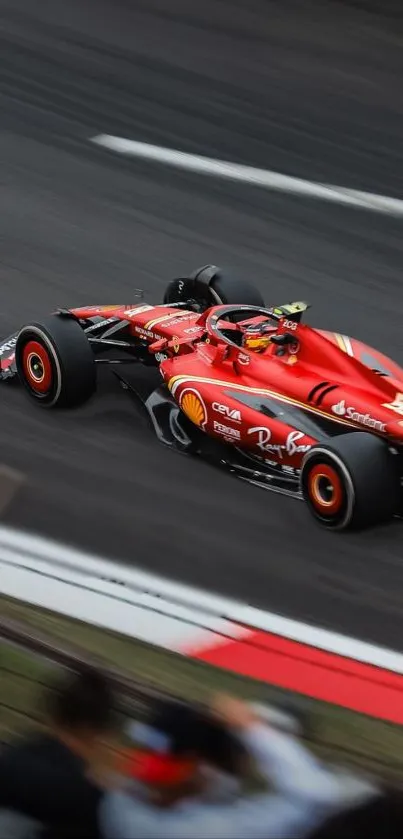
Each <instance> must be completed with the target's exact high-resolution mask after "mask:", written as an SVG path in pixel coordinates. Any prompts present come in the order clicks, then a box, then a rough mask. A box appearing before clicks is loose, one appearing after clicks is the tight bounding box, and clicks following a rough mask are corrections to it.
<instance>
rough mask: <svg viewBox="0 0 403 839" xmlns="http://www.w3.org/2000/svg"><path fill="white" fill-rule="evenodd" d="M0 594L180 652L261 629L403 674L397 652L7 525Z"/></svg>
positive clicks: (0, 544) (1, 541)
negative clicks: (212, 638) (101, 557)
mask: <svg viewBox="0 0 403 839" xmlns="http://www.w3.org/2000/svg"><path fill="white" fill-rule="evenodd" d="M0 592H1V593H3V594H6V595H8V596H10V597H17V598H19V599H22V600H26V601H27V602H28V603H32V604H36V605H38V606H42V607H44V608H48V609H53V610H55V611H59V612H60V613H61V614H65V615H70V616H71V617H75V618H78V619H80V620H84V621H86V622H88V623H94V624H96V625H98V626H104V627H105V628H108V629H113V630H115V631H117V632H122V633H124V634H126V635H128V636H130V637H133V638H140V639H141V640H144V641H148V642H149V643H155V644H159V645H161V646H164V647H167V648H169V649H176V650H178V651H180V650H183V649H184V647H185V646H186V648H187V649H189V647H190V646H195V645H197V646H201V645H204V644H205V643H206V644H210V643H211V637H212V635H215V636H219V635H220V634H222V636H223V641H225V639H228V637H230V638H240V637H245V636H246V637H248V636H249V634H250V630H251V629H256V630H262V631H264V632H271V633H273V634H275V635H279V636H282V637H284V638H288V639H290V640H293V641H296V642H298V643H300V644H307V645H309V646H313V647H317V648H318V649H321V650H324V651H326V652H330V653H334V654H336V655H341V656H344V657H347V658H350V659H353V660H354V661H362V662H364V663H367V664H372V665H374V666H377V667H383V668H385V669H387V670H391V671H393V672H395V673H400V674H403V654H401V653H399V652H397V651H396V652H395V651H392V650H388V649H386V648H383V647H379V646H375V645H373V644H368V643H366V642H363V641H359V640H357V639H355V638H349V637H347V636H345V635H341V634H339V633H336V632H329V631H327V630H324V629H320V628H317V627H314V626H310V625H308V624H305V623H301V622H299V621H295V620H291V619H289V618H284V617H281V616H280V615H275V614H272V613H270V612H264V611H262V610H260V609H256V608H254V607H252V606H248V605H247V604H243V603H240V602H237V601H235V600H230V599H228V598H224V597H219V596H217V595H213V594H210V593H209V592H205V591H201V590H199V589H196V588H192V587H190V586H186V585H182V584H179V583H174V582H170V581H169V580H166V579H163V578H161V577H158V576H156V575H152V574H148V573H146V572H143V571H141V570H140V569H137V568H133V567H129V566H122V565H118V564H117V563H113V562H109V561H107V560H104V559H100V558H98V557H96V556H92V555H90V554H85V553H83V552H80V551H77V550H73V549H70V548H68V547H65V546H63V545H60V544H58V543H57V542H51V541H50V540H48V539H43V538H41V537H38V536H35V535H30V534H25V533H22V532H20V531H17V530H13V529H11V528H6V527H1V526H0ZM217 640H218V638H217Z"/></svg>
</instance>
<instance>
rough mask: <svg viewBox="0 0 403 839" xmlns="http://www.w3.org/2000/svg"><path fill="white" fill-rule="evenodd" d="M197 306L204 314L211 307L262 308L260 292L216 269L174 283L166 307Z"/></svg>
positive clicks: (167, 295)
mask: <svg viewBox="0 0 403 839" xmlns="http://www.w3.org/2000/svg"><path fill="white" fill-rule="evenodd" d="M186 301H191V302H194V303H195V304H197V305H198V307H199V309H200V310H201V311H205V310H206V309H209V308H210V307H211V306H221V305H231V304H234V305H237V304H238V303H239V304H240V305H244V306H245V305H246V306H262V307H264V305H265V303H264V300H263V297H262V295H261V294H260V291H258V289H257V288H255V286H253V285H252V284H251V283H248V282H245V281H244V280H239V279H237V278H236V277H231V276H229V275H226V274H224V273H223V272H222V271H221V269H220V268H217V266H216V265H205V266H204V267H203V268H198V269H197V270H196V271H194V272H193V273H192V274H191V275H190V277H186V278H181V279H176V280H172V281H171V282H170V283H169V285H168V287H167V289H166V291H165V294H164V303H168V304H169V303H185V302H186Z"/></svg>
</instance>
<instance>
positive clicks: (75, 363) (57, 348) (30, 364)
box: [15, 315, 96, 408]
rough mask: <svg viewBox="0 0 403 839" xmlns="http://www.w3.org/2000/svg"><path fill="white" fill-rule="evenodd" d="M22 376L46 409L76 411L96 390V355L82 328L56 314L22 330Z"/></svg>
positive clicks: (18, 358) (19, 343)
mask: <svg viewBox="0 0 403 839" xmlns="http://www.w3.org/2000/svg"><path fill="white" fill-rule="evenodd" d="M15 360H16V367H17V372H18V376H19V378H20V381H21V382H22V384H23V386H24V387H25V390H26V391H27V393H28V395H29V396H30V398H31V399H33V400H34V401H35V402H37V403H38V404H39V405H41V406H42V407H44V408H56V407H58V408H73V407H76V406H78V405H81V404H83V403H84V402H86V401H87V400H88V399H90V397H91V396H92V394H93V393H94V391H95V388H96V370H95V363H94V357H93V353H92V350H91V347H90V344H89V343H88V339H87V337H86V335H85V334H84V332H83V330H82V329H81V326H80V325H79V324H78V323H77V322H76V321H75V320H73V319H71V318H63V317H60V316H57V315H53V316H51V317H49V318H46V320H43V321H42V322H41V323H30V324H27V325H26V326H23V328H22V329H21V330H20V332H19V335H18V337H17V343H16V348H15Z"/></svg>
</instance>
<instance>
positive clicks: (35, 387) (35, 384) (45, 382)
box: [21, 341, 53, 395]
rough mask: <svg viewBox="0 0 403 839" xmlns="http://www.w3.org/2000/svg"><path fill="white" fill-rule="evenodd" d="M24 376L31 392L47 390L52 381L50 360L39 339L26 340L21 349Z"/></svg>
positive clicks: (45, 391) (41, 392) (41, 393)
mask: <svg viewBox="0 0 403 839" xmlns="http://www.w3.org/2000/svg"><path fill="white" fill-rule="evenodd" d="M21 361H22V370H23V374H24V378H25V381H26V383H27V384H28V386H29V388H30V389H31V390H32V391H33V393H37V394H39V395H43V394H46V393H48V392H49V390H50V388H51V387H52V382H53V370H52V362H51V359H50V356H49V353H48V351H47V350H46V348H45V347H44V346H43V344H40V343H39V341H28V342H27V343H26V344H25V347H24V348H23V351H22V359H21Z"/></svg>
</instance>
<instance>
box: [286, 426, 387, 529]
mask: <svg viewBox="0 0 403 839" xmlns="http://www.w3.org/2000/svg"><path fill="white" fill-rule="evenodd" d="M397 461H398V458H397V457H396V456H394V455H393V454H392V453H391V452H390V450H389V448H388V446H387V444H386V443H385V441H384V440H381V439H380V438H379V437H376V436H375V435H374V434H368V433H366V432H352V433H351V434H350V433H349V434H343V435H342V436H340V437H336V438H334V439H333V440H332V442H331V443H326V444H322V443H320V444H317V445H315V446H312V448H311V449H310V450H309V452H308V453H307V454H306V455H305V458H304V460H303V463H302V468H301V490H302V494H303V497H304V500H305V502H306V503H307V505H308V507H309V510H310V512H311V514H312V515H313V516H314V518H315V519H316V520H317V521H318V522H319V523H320V524H321V525H322V526H323V527H326V528H328V529H332V530H347V529H350V530H352V529H363V528H366V527H370V526H371V525H375V524H380V523H382V522H386V521H388V520H390V519H392V518H393V516H394V515H395V514H396V513H397V512H398V510H399V504H400V493H401V490H400V476H399V473H398V465H397Z"/></svg>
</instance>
